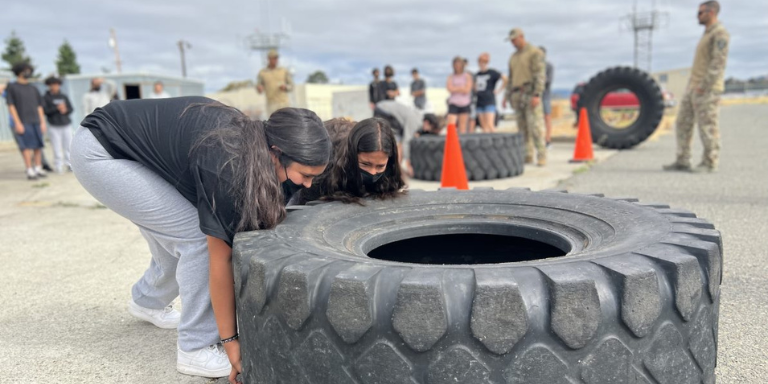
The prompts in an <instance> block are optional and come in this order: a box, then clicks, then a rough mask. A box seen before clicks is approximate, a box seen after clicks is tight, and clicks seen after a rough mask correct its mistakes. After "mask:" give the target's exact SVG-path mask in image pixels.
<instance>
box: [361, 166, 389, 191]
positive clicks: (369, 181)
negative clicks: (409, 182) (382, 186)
mask: <svg viewBox="0 0 768 384" xmlns="http://www.w3.org/2000/svg"><path fill="white" fill-rule="evenodd" d="M360 176H361V177H362V178H363V184H364V185H365V186H366V187H370V186H372V185H374V184H376V182H378V181H379V179H381V177H382V176H384V172H381V173H376V174H373V173H370V172H368V171H366V170H363V169H361V170H360Z"/></svg>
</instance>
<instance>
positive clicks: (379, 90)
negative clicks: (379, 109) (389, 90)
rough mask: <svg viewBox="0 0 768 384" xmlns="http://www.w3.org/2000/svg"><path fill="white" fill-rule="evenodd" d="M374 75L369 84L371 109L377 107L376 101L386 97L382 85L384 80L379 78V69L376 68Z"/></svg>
mask: <svg viewBox="0 0 768 384" xmlns="http://www.w3.org/2000/svg"><path fill="white" fill-rule="evenodd" d="M372 75H373V81H371V83H370V84H368V104H369V106H370V107H371V109H374V108H375V107H376V103H378V102H379V101H382V100H384V99H386V94H385V90H384V89H383V87H382V82H381V81H380V80H379V69H378V68H374V69H373V72H372Z"/></svg>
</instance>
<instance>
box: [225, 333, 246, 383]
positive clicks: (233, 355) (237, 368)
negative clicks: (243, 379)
mask: <svg viewBox="0 0 768 384" xmlns="http://www.w3.org/2000/svg"><path fill="white" fill-rule="evenodd" d="M224 350H225V351H227V357H228V358H229V363H230V364H232V371H231V372H230V373H229V383H230V384H237V383H239V381H237V375H238V374H240V373H243V360H242V358H241V357H240V342H239V341H237V340H235V341H230V342H228V343H226V344H224Z"/></svg>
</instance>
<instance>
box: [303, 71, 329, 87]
mask: <svg viewBox="0 0 768 384" xmlns="http://www.w3.org/2000/svg"><path fill="white" fill-rule="evenodd" d="M307 83H309V84H328V76H326V75H325V72H323V71H315V73H313V74H311V75H309V76H308V77H307Z"/></svg>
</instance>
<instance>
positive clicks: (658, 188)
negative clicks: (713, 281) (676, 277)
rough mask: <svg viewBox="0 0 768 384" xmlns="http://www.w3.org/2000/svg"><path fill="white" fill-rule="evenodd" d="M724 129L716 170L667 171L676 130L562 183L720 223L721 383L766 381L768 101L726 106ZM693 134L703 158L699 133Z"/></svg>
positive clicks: (576, 189) (571, 188) (575, 189)
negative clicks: (684, 211) (664, 168)
mask: <svg viewBox="0 0 768 384" xmlns="http://www.w3.org/2000/svg"><path fill="white" fill-rule="evenodd" d="M720 127H721V136H722V153H721V166H720V171H719V172H718V173H716V174H704V175H699V174H684V173H670V172H662V171H661V166H662V164H666V163H670V162H672V160H674V156H673V155H674V153H675V139H674V135H667V136H665V137H663V138H662V139H661V140H659V141H657V142H649V143H646V144H645V145H641V146H640V147H638V148H636V149H634V150H631V151H622V152H620V153H619V154H617V155H615V156H613V157H611V159H610V160H608V161H607V162H604V163H601V164H598V165H596V166H595V167H593V168H592V169H591V170H590V172H587V173H583V174H579V175H576V176H574V177H573V178H571V179H569V180H567V181H565V182H562V183H561V184H560V187H562V188H565V189H568V190H569V191H573V192H584V193H588V192H600V193H604V194H605V195H606V196H617V197H618V196H632V197H637V198H639V199H640V201H645V202H663V203H667V204H669V205H671V206H672V207H676V208H683V209H687V210H690V211H693V212H695V213H696V214H697V215H698V216H699V217H702V218H705V219H707V220H709V221H711V222H712V223H714V225H715V227H716V228H717V229H719V230H720V232H721V233H722V235H723V253H724V256H723V258H724V265H723V285H722V298H721V304H720V305H721V309H720V329H719V332H720V335H719V350H718V360H717V363H718V364H717V373H718V383H721V384H722V383H725V384H730V383H768V251H767V250H766V248H768V241H767V240H768V105H734V106H728V107H724V108H722V110H721V116H720ZM694 140H695V143H696V144H697V145H696V146H695V147H694V148H696V149H695V151H694V160H695V162H696V163H698V161H699V157H700V154H701V145H699V143H700V142H699V141H698V140H699V139H698V134H697V135H696V136H695V138H694ZM694 165H695V164H694Z"/></svg>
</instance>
